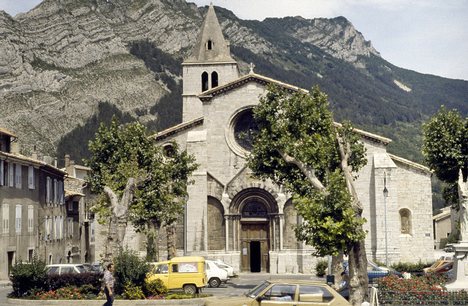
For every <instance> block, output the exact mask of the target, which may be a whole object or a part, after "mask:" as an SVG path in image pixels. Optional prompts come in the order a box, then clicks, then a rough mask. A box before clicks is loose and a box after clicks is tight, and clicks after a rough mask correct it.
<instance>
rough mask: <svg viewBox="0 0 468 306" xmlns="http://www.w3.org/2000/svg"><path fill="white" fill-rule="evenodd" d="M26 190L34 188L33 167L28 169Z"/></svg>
mask: <svg viewBox="0 0 468 306" xmlns="http://www.w3.org/2000/svg"><path fill="white" fill-rule="evenodd" d="M28 188H29V189H35V188H36V186H34V167H33V166H29V167H28Z"/></svg>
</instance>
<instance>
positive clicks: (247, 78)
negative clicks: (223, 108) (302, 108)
mask: <svg viewBox="0 0 468 306" xmlns="http://www.w3.org/2000/svg"><path fill="white" fill-rule="evenodd" d="M249 82H256V83H259V84H262V85H268V84H274V85H277V86H279V87H281V88H283V89H285V90H289V91H302V92H304V93H308V92H309V91H308V90H306V89H304V88H300V87H297V86H294V85H291V84H287V83H283V82H280V81H278V80H275V79H272V78H269V77H266V76H263V75H260V74H256V73H253V72H250V73H249V74H247V75H244V76H242V77H240V78H238V79H237V80H234V81H232V82H229V83H227V84H224V85H221V86H218V87H215V88H212V89H210V90H207V91H204V92H203V93H201V94H200V95H198V98H200V100H202V101H209V100H211V99H212V98H214V97H216V96H219V95H221V94H224V93H226V92H228V91H230V90H232V89H235V88H238V87H241V86H243V85H245V84H246V83H249ZM335 125H337V126H341V124H339V123H335ZM354 130H355V131H356V132H357V133H358V134H360V135H361V136H362V137H364V138H368V139H371V140H373V141H377V142H380V143H383V144H385V145H387V144H389V143H390V142H392V140H391V139H389V138H386V137H382V136H379V135H376V134H373V133H370V132H366V131H363V130H360V129H356V128H355V129H354Z"/></svg>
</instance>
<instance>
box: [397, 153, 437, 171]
mask: <svg viewBox="0 0 468 306" xmlns="http://www.w3.org/2000/svg"><path fill="white" fill-rule="evenodd" d="M388 155H389V156H390V158H391V159H393V161H395V162H399V163H401V164H405V165H407V166H409V167H410V168H413V169H418V170H420V171H423V172H426V173H428V174H431V173H432V171H431V169H429V168H428V167H426V166H423V165H421V164H418V163H415V162H412V161H410V160H407V159H404V158H403V157H400V156H396V155H393V154H388Z"/></svg>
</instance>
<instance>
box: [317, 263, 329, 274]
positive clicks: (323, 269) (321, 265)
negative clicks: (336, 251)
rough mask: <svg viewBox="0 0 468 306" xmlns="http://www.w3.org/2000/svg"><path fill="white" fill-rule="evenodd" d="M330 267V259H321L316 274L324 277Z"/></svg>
mask: <svg viewBox="0 0 468 306" xmlns="http://www.w3.org/2000/svg"><path fill="white" fill-rule="evenodd" d="M327 268H328V261H326V260H319V261H317V264H316V265H315V275H317V276H318V277H323V276H324V275H325V274H326V271H327Z"/></svg>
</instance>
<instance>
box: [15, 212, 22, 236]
mask: <svg viewBox="0 0 468 306" xmlns="http://www.w3.org/2000/svg"><path fill="white" fill-rule="evenodd" d="M21 208H22V207H21V205H16V223H15V228H16V233H21Z"/></svg>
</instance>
